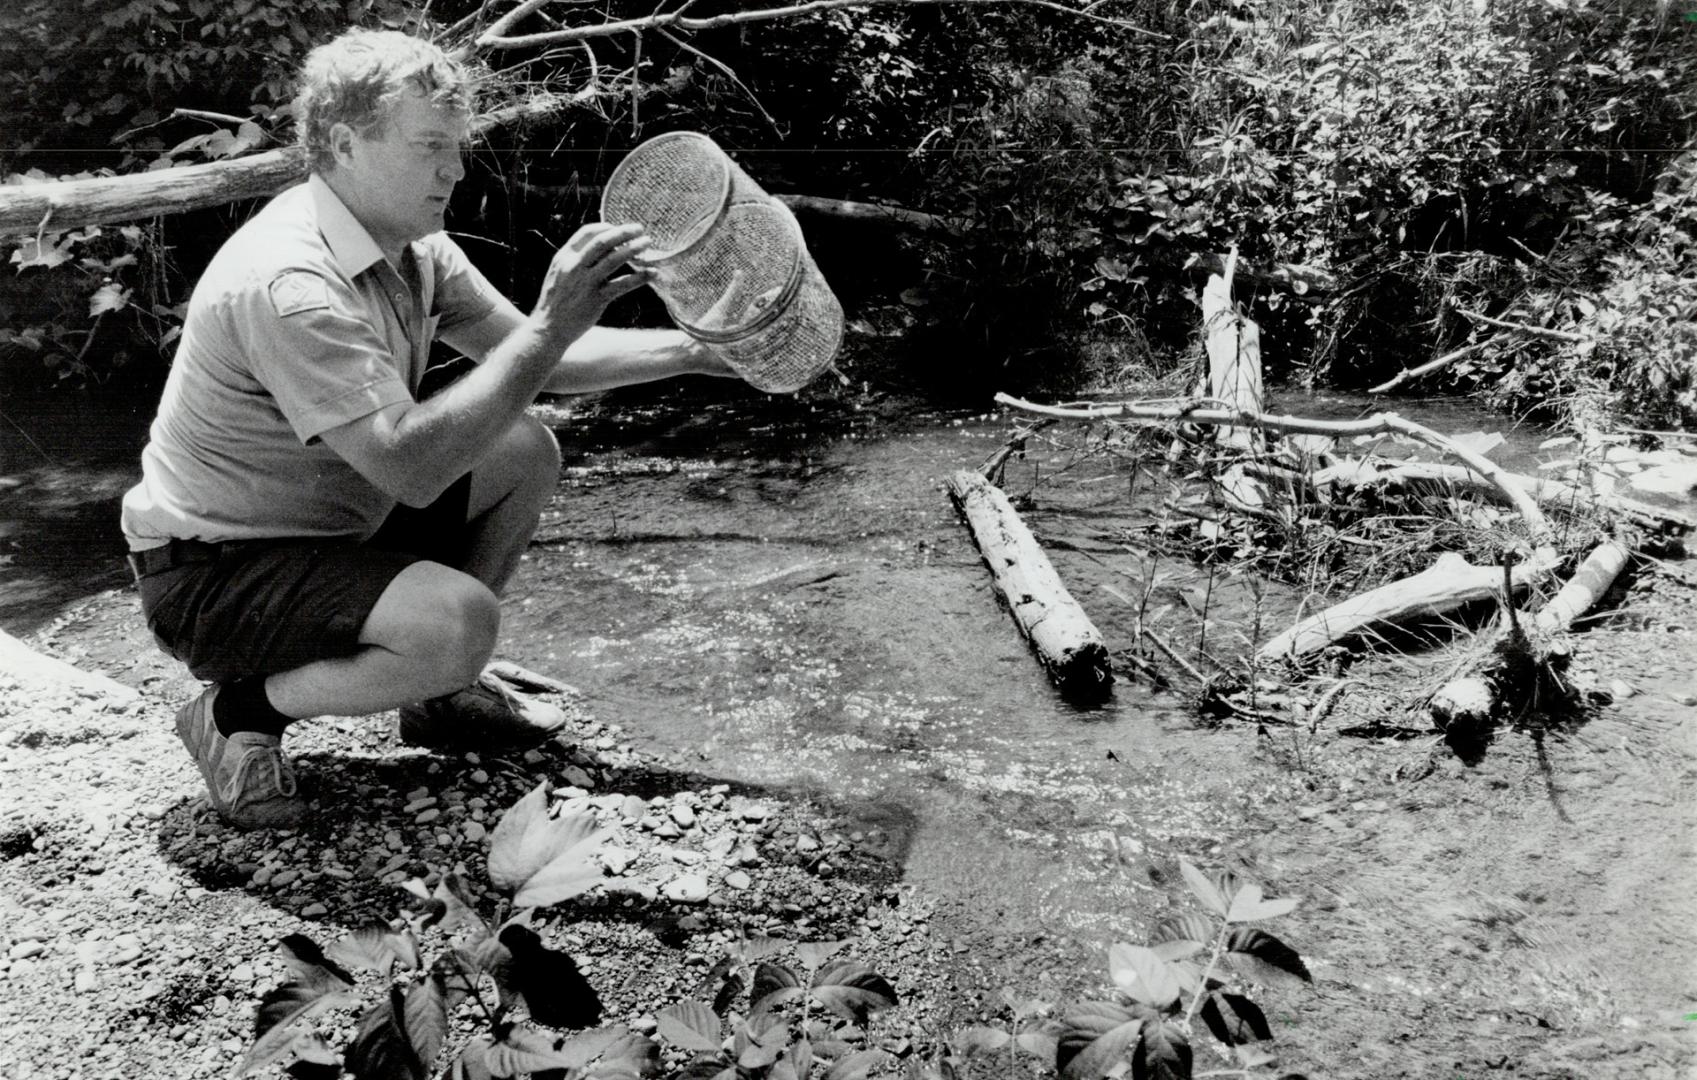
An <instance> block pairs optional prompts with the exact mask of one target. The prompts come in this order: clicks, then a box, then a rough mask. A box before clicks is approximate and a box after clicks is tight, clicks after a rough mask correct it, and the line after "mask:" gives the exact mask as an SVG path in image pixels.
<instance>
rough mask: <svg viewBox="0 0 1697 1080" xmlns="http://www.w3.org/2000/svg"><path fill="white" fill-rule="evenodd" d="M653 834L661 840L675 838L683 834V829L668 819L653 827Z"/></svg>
mask: <svg viewBox="0 0 1697 1080" xmlns="http://www.w3.org/2000/svg"><path fill="white" fill-rule="evenodd" d="M654 835H655V836H657V837H659V838H660V839H662V840H676V839H677V838H678V837H680V836H682V835H683V830H682V829H680V828H678V827H677V826H676V825H674V824H673V823H672V822H670V821H662V822H660V824H658V825H656V826H655V827H654Z"/></svg>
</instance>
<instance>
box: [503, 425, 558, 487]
mask: <svg viewBox="0 0 1697 1080" xmlns="http://www.w3.org/2000/svg"><path fill="white" fill-rule="evenodd" d="M499 453H500V454H501V456H502V457H503V458H504V459H506V463H507V465H508V468H509V470H510V472H511V473H512V474H515V475H517V476H518V477H521V478H525V479H534V480H535V481H536V482H538V483H540V484H545V485H546V486H548V487H549V488H552V487H553V485H554V484H555V483H556V482H557V480H558V478H559V475H560V442H559V440H558V439H556V438H554V432H553V430H552V429H550V428H549V427H548V425H547V424H544V423H543V422H542V421H540V420H538V419H536V417H534V416H530V415H529V414H526V415H524V416H521V417H519V419H518V421H517V422H516V423H514V424H513V426H512V427H510V428H508V429H507V433H506V435H505V436H504V437H503V438H502V440H501V447H500V450H499Z"/></svg>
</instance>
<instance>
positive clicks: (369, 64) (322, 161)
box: [294, 30, 473, 172]
mask: <svg viewBox="0 0 1697 1080" xmlns="http://www.w3.org/2000/svg"><path fill="white" fill-rule="evenodd" d="M413 92H419V93H423V94H425V95H426V96H427V97H428V98H429V99H430V100H431V102H432V103H434V104H438V105H449V106H452V107H454V108H458V109H460V110H461V111H463V112H466V113H467V114H469V113H470V112H471V107H472V98H473V86H472V77H471V74H470V73H469V72H468V71H467V69H466V68H465V66H464V65H462V64H460V63H459V62H458V61H456V60H454V59H452V58H451V57H449V56H448V54H447V53H445V52H443V51H442V50H441V49H440V48H438V47H437V46H435V45H434V44H432V43H431V42H428V41H426V40H424V39H423V38H418V37H413V36H412V35H411V34H403V33H401V32H400V31H398V30H349V31H347V32H346V33H344V34H342V35H341V36H339V37H337V38H336V39H335V40H333V41H329V42H326V43H325V44H323V45H320V46H318V47H317V48H316V49H313V50H312V52H310V53H308V54H307V58H306V63H305V64H303V65H302V67H301V75H300V91H299V93H297V94H296V95H295V103H294V113H295V131H296V133H297V136H298V138H299V141H300V145H301V148H302V149H304V150H305V151H306V154H307V160H308V162H309V163H310V165H311V167H312V169H313V171H314V172H323V171H325V170H326V169H328V168H329V167H330V166H331V165H332V164H333V163H334V161H335V156H334V154H333V153H332V152H331V149H330V129H331V128H332V127H334V126H335V125H337V124H347V125H348V126H349V127H351V128H353V129H354V130H355V131H357V132H359V133H360V135H361V136H363V137H365V138H377V137H379V136H381V135H382V133H383V129H384V127H385V125H387V123H388V121H389V116H390V109H391V108H392V107H393V106H394V104H395V102H396V101H398V100H399V99H400V98H402V97H403V96H405V95H406V94H409V93H413Z"/></svg>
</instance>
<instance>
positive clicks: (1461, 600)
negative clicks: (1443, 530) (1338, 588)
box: [1255, 551, 1555, 660]
mask: <svg viewBox="0 0 1697 1080" xmlns="http://www.w3.org/2000/svg"><path fill="white" fill-rule="evenodd" d="M1554 569H1555V567H1554V565H1553V562H1552V561H1551V560H1549V559H1548V558H1534V559H1530V560H1528V561H1526V562H1523V563H1521V564H1519V565H1518V566H1516V567H1515V568H1514V570H1513V571H1512V572H1511V574H1510V575H1509V580H1510V584H1511V587H1512V588H1514V589H1515V590H1517V591H1518V590H1520V589H1523V588H1526V587H1528V586H1531V585H1533V584H1535V583H1536V582H1539V581H1542V580H1544V579H1545V578H1548V577H1549V576H1550V574H1551V573H1552V572H1553V571H1554ZM1502 588H1503V569H1502V567H1500V566H1474V565H1473V564H1472V563H1470V562H1468V561H1467V560H1466V559H1464V558H1462V557H1461V556H1460V555H1457V554H1456V553H1455V552H1453V551H1446V552H1444V553H1443V554H1442V555H1439V556H1438V558H1437V561H1436V562H1434V563H1433V564H1432V565H1431V566H1429V567H1427V568H1426V569H1425V570H1422V571H1421V572H1420V573H1418V574H1415V575H1414V576H1413V577H1407V578H1403V579H1402V580H1400V581H1393V582H1390V583H1389V584H1386V585H1381V586H1379V587H1378V588H1377V589H1369V590H1368V591H1367V592H1364V593H1362V594H1361V595H1359V596H1352V597H1350V598H1349V599H1348V600H1345V601H1343V602H1342V603H1338V604H1333V605H1332V606H1331V607H1329V608H1327V609H1326V610H1325V611H1322V612H1320V613H1318V614H1316V615H1311V616H1309V617H1308V618H1306V619H1304V620H1302V621H1301V622H1299V623H1297V624H1296V625H1295V626H1293V627H1291V628H1290V629H1289V630H1286V631H1285V632H1284V633H1282V634H1280V635H1278V636H1277V637H1275V638H1272V639H1271V640H1269V641H1268V642H1267V643H1266V644H1264V645H1262V646H1261V648H1260V650H1259V651H1258V652H1257V653H1256V654H1255V656H1256V659H1258V660H1277V659H1281V658H1292V659H1294V658H1299V657H1303V656H1308V655H1310V654H1312V653H1315V652H1318V651H1319V650H1321V649H1323V648H1325V647H1326V646H1328V645H1330V644H1332V643H1333V642H1335V641H1341V640H1343V639H1344V638H1347V637H1350V636H1351V635H1353V634H1358V633H1360V632H1361V631H1363V630H1366V629H1368V628H1370V627H1373V626H1378V625H1383V624H1387V623H1398V622H1402V621H1404V620H1407V619H1411V618H1417V617H1420V616H1431V615H1442V614H1444V613H1446V612H1450V611H1454V610H1455V609H1456V608H1459V607H1461V606H1463V605H1465V604H1470V603H1473V602H1474V601H1476V600H1488V599H1490V598H1491V597H1493V596H1499V595H1501V593H1502Z"/></svg>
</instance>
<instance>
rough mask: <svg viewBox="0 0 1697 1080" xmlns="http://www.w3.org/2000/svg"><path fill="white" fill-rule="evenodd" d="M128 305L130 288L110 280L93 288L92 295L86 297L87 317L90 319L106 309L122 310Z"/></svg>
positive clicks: (103, 312) (102, 313)
mask: <svg viewBox="0 0 1697 1080" xmlns="http://www.w3.org/2000/svg"><path fill="white" fill-rule="evenodd" d="M129 305H130V290H129V289H126V288H124V287H123V286H122V285H119V284H117V283H116V282H111V283H108V284H106V285H102V286H101V287H100V288H98V289H96V290H94V295H93V296H90V297H89V298H88V317H89V318H91V319H92V318H94V317H95V316H97V315H104V314H105V313H106V312H108V311H122V310H123V309H124V308H126V307H129Z"/></svg>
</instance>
